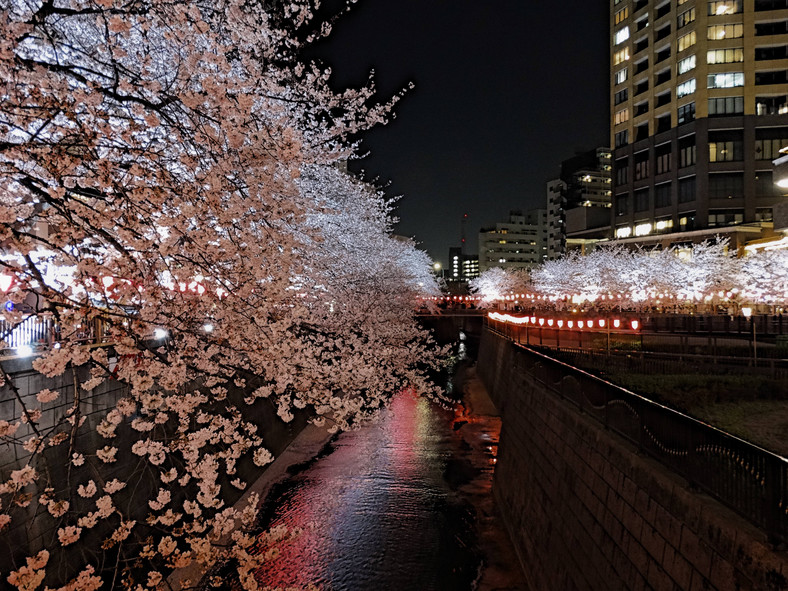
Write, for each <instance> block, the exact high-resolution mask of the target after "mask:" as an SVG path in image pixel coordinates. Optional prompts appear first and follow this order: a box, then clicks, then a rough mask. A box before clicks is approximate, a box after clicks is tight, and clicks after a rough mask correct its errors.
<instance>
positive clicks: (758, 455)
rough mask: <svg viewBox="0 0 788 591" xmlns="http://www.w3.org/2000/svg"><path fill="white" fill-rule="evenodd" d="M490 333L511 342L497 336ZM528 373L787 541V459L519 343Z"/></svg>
mask: <svg viewBox="0 0 788 591" xmlns="http://www.w3.org/2000/svg"><path fill="white" fill-rule="evenodd" d="M487 328H488V330H491V331H492V332H494V333H496V334H498V335H500V336H503V337H505V338H509V336H508V335H506V334H505V333H503V332H501V331H498V330H496V328H495V326H493V323H489V324H488V327H487ZM516 346H518V347H519V348H520V349H521V351H522V352H523V353H524V355H526V359H528V360H529V361H530V362H531V364H530V366H529V367H528V373H529V374H530V376H531V377H532V379H533V380H535V382H537V383H538V384H539V385H540V386H541V387H543V388H544V389H545V391H547V392H551V393H553V394H554V395H556V396H558V397H560V398H562V399H565V400H568V401H570V402H572V403H573V404H574V405H575V406H576V407H577V408H578V409H579V410H580V411H581V412H583V413H585V414H587V415H588V416H590V417H593V418H594V419H596V420H597V421H599V422H600V423H601V424H603V425H604V426H605V428H606V429H609V430H610V431H614V432H615V433H618V434H619V435H620V436H622V437H624V438H625V439H627V440H629V441H630V442H632V443H633V444H635V445H636V446H637V447H638V448H639V449H640V450H641V451H643V452H644V453H648V454H649V455H650V456H652V457H653V458H655V459H656V460H658V461H659V462H661V463H662V464H663V465H665V466H666V467H668V468H670V469H671V470H673V471H675V472H676V473H678V474H680V475H681V476H683V477H684V478H686V479H687V481H688V482H689V483H690V485H691V486H694V487H697V488H698V489H700V490H703V491H704V492H706V493H708V494H710V495H711V496H713V497H715V498H716V499H717V500H719V501H720V502H722V503H723V504H725V505H727V506H728V507H730V508H731V509H733V510H734V511H736V512H737V513H739V514H740V515H741V516H743V517H745V518H746V519H748V520H749V521H751V522H752V523H753V524H755V525H756V526H758V527H760V528H761V529H763V530H764V531H765V532H766V533H767V534H768V536H769V538H770V539H772V540H773V541H782V542H785V541H788V459H786V458H783V457H781V456H779V455H777V454H774V453H771V452H769V451H767V450H765V449H762V448H759V447H757V446H755V445H752V444H750V443H748V442H746V441H744V440H741V439H739V438H737V437H735V436H733V435H730V434H728V433H725V432H724V431H721V430H719V429H716V428H714V427H712V426H710V425H707V424H705V423H702V422H700V421H698V420H696V419H693V418H692V417H689V416H687V415H684V414H682V413H680V412H677V411H674V410H672V409H669V408H667V407H665V406H662V405H660V404H658V403H655V402H653V401H651V400H648V399H647V398H644V397H643V396H640V395H638V394H635V393H634V392H630V391H628V390H626V389H624V388H621V387H620V386H617V385H615V384H613V383H611V382H608V381H606V380H604V379H601V378H599V377H597V376H594V375H592V374H590V373H588V372H586V371H583V370H581V369H578V368H576V367H573V366H572V365H569V364H567V363H564V362H562V361H559V360H557V359H554V358H552V357H549V356H547V355H545V354H543V353H540V352H538V351H535V350H533V349H530V348H528V347H526V346H523V345H520V344H516Z"/></svg>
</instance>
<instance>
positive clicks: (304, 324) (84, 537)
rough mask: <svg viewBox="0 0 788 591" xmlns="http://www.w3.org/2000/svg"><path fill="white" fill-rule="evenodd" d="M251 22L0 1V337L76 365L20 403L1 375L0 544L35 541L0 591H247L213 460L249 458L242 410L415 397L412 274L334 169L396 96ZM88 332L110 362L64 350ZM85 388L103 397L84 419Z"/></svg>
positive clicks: (236, 524) (257, 19)
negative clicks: (379, 93) (178, 571)
mask: <svg viewBox="0 0 788 591" xmlns="http://www.w3.org/2000/svg"><path fill="white" fill-rule="evenodd" d="M269 4H270V3H266V2H260V3H254V2H252V3H249V2H238V1H236V0H219V1H214V0H212V1H211V2H203V1H200V0H198V1H197V2H188V3H183V2H171V1H166V0H140V1H137V0H133V1H131V2H124V1H120V0H63V1H58V2H55V1H53V0H44V1H35V2H24V1H22V0H0V31H2V33H0V80H2V81H3V82H2V87H1V88H2V90H0V96H2V101H1V102H0V218H2V222H3V224H2V226H0V240H1V243H2V252H0V265H2V274H3V275H4V276H5V277H8V278H10V280H9V281H10V285H9V291H8V296H9V297H10V299H11V300H12V302H13V303H14V307H13V309H12V310H8V311H7V313H6V314H5V320H6V322H7V323H8V325H7V326H10V327H13V326H14V325H18V323H20V322H22V321H23V320H24V319H26V318H29V317H30V316H38V317H41V318H48V319H50V320H52V323H53V325H55V324H56V325H57V327H58V334H57V339H56V340H57V341H58V345H59V348H53V349H52V350H49V351H47V352H45V353H44V354H43V355H42V356H40V357H39V358H37V359H36V360H35V361H34V362H33V366H34V368H35V369H36V370H38V371H39V372H41V373H42V374H45V375H46V376H51V377H56V376H59V375H62V374H64V373H65V372H69V371H70V368H72V367H77V366H84V365H85V364H89V365H90V367H91V373H90V378H89V379H88V380H87V381H86V382H83V383H81V384H77V385H75V387H74V389H73V392H70V393H67V394H64V393H56V392H53V391H52V390H46V391H41V392H39V393H38V395H37V398H33V401H34V404H31V399H30V398H25V397H24V396H23V394H22V392H21V391H20V390H19V388H18V387H17V385H15V384H14V383H13V381H12V380H11V378H10V376H8V375H6V376H4V379H5V380H6V386H5V387H6V389H7V390H8V391H9V392H10V393H11V395H12V396H13V397H14V398H15V400H16V402H17V408H18V409H19V412H18V413H17V416H15V417H13V419H12V420H3V421H0V437H2V449H1V450H0V453H2V454H7V457H8V456H9V455H10V456H11V457H14V456H13V454H14V451H13V450H14V449H15V448H16V449H17V450H18V451H17V452H16V456H15V457H17V458H20V459H19V460H18V461H16V462H13V463H11V464H5V465H8V466H10V467H9V469H8V470H7V471H3V472H2V473H0V535H2V532H3V531H5V532H8V531H10V530H11V529H13V528H14V527H15V526H19V525H20V522H23V523H24V527H25V528H27V531H30V532H37V533H38V534H39V535H38V537H35V536H34V538H35V539H34V541H33V542H32V544H33V546H35V545H38V548H33V550H31V553H30V555H29V556H28V557H26V558H25V557H22V556H21V555H19V556H15V557H14V561H15V562H14V565H13V570H12V572H10V574H9V575H7V577H6V579H7V581H8V582H10V583H11V584H12V585H15V586H17V587H18V588H20V589H35V588H39V587H40V586H41V585H46V586H49V587H50V588H64V589H65V588H69V589H70V588H80V589H83V588H98V586H99V585H100V584H102V582H103V583H104V584H105V587H104V588H109V587H112V586H121V585H128V586H129V587H133V588H140V587H137V586H138V585H139V586H141V588H151V589H152V588H156V587H157V586H158V585H159V584H160V583H161V581H162V580H163V577H164V576H165V575H166V572H167V571H168V570H169V569H172V568H177V567H182V566H186V565H188V564H191V563H199V564H201V565H204V566H205V565H208V564H211V563H213V562H215V561H216V560H218V559H222V558H232V559H233V560H235V563H236V564H237V565H238V571H239V574H240V577H241V580H242V581H243V582H244V583H245V584H246V585H248V586H250V587H254V581H253V578H252V577H251V576H250V573H251V572H252V570H253V567H254V564H255V560H262V559H265V558H266V556H267V555H266V554H265V553H262V554H260V555H259V556H258V557H257V558H253V557H252V556H251V555H250V554H249V553H248V552H247V546H248V544H249V543H250V540H251V538H249V537H248V536H247V535H246V534H245V533H244V528H245V527H250V526H251V525H252V523H253V521H254V513H255V504H256V499H255V498H252V499H251V500H250V503H249V505H248V506H247V507H246V508H240V509H238V510H236V509H234V508H232V507H228V506H226V505H225V501H224V498H225V495H226V492H227V491H228V490H231V489H232V490H242V489H244V488H245V487H246V486H247V483H246V482H244V481H243V480H242V479H241V478H240V477H239V475H238V467H237V466H238V464H239V463H241V462H244V461H247V462H249V461H250V459H251V461H253V462H254V463H255V464H257V465H259V466H262V465H265V464H266V463H268V462H270V461H271V459H272V455H271V453H270V452H269V450H268V449H267V447H266V433H264V432H261V431H260V429H259V428H258V425H257V424H256V423H255V417H256V413H257V412H258V410H259V408H260V406H259V405H261V404H270V403H273V405H275V407H276V408H277V412H278V415H279V416H280V417H281V418H282V419H283V420H284V421H290V420H292V418H293V416H294V413H296V412H297V411H299V410H303V411H304V412H306V413H308V415H309V416H310V417H311V420H312V421H313V422H314V423H316V424H325V425H327V426H328V427H329V428H331V429H344V428H348V427H350V426H352V425H354V424H357V423H358V422H359V421H362V420H365V419H367V418H370V417H374V416H375V415H376V414H377V413H378V412H379V410H380V409H381V408H382V407H383V406H384V405H385V404H386V403H387V402H388V400H389V398H390V396H391V395H392V393H394V392H396V391H398V390H399V389H401V388H403V387H404V386H414V387H416V388H417V389H419V390H420V391H422V392H425V393H430V392H433V388H432V386H430V384H429V381H428V379H427V377H426V376H427V372H428V370H429V369H430V367H431V366H433V365H434V364H435V363H436V357H435V352H434V348H433V346H432V344H431V343H430V342H429V339H428V338H427V335H426V333H425V332H423V331H422V330H421V329H420V328H419V327H418V326H417V324H416V323H415V321H414V320H413V312H414V306H415V305H416V304H417V302H418V297H419V296H430V295H434V294H436V293H437V286H436V284H435V281H434V279H433V278H432V276H431V274H430V272H429V270H430V261H429V260H428V258H427V257H426V255H425V254H424V253H422V252H420V251H418V250H417V249H416V248H415V246H414V244H413V243H411V242H402V241H398V240H395V239H393V238H392V237H391V236H390V231H391V226H392V221H393V220H392V217H391V204H390V203H388V202H387V201H386V200H385V199H384V198H383V196H382V195H381V194H380V193H379V192H376V191H375V190H374V189H371V188H370V187H369V186H367V185H365V184H363V183H361V182H359V181H357V180H355V179H353V178H351V177H349V176H348V175H347V174H346V173H343V172H342V166H341V164H342V162H343V161H345V160H346V159H347V158H349V157H351V156H352V154H353V150H354V144H353V143H352V137H354V134H356V133H358V132H359V131H362V130H365V129H368V128H370V127H372V126H374V125H376V124H380V123H385V122H386V120H387V118H388V117H389V114H390V112H391V108H392V107H393V105H394V103H396V101H397V100H398V98H399V97H398V96H397V97H394V99H392V100H390V101H388V102H384V103H376V102H374V99H373V95H374V85H373V84H372V82H371V81H370V83H369V84H368V85H367V86H365V87H363V88H360V89H352V90H347V91H344V92H339V93H337V92H334V91H332V90H331V89H330V88H329V86H328V77H329V72H328V71H326V70H324V69H322V68H321V67H320V66H318V65H315V64H312V63H306V62H304V61H302V60H301V59H300V57H299V56H300V55H301V53H302V49H303V48H304V46H305V45H306V44H309V43H311V42H312V41H313V40H314V39H316V38H319V37H321V36H323V35H325V34H327V32H328V27H326V26H320V25H319V24H316V23H315V21H314V18H313V12H312V7H311V3H310V2H306V1H299V2H292V3H285V4H284V5H283V6H281V7H280V8H276V9H274V8H271V7H269V6H268V5H269ZM99 325H100V327H101V330H102V332H103V336H104V340H105V341H106V342H107V343H109V344H111V348H106V347H98V348H86V347H84V346H83V345H82V339H83V337H84V332H85V330H86V327H90V326H94V327H95V326H99ZM108 380H110V381H111V380H118V381H120V382H122V383H124V384H127V385H128V389H127V392H126V394H125V395H124V396H123V397H122V398H121V399H120V400H119V402H117V404H113V405H112V406H111V407H110V408H107V409H106V411H105V412H104V414H103V415H100V417H99V418H98V419H96V415H90V417H88V414H87V412H88V411H87V409H86V408H85V402H84V400H85V398H86V393H89V392H91V391H92V390H93V389H95V388H97V387H100V386H101V385H102V384H103V383H105V382H107V381H108ZM61 396H67V398H68V399H67V400H65V401H64V400H63V399H62V398H60V397H61ZM269 401H270V402H269ZM64 402H65V403H66V404H65V410H63V411H62V412H60V411H58V412H56V413H47V411H48V410H49V409H51V408H52V406H51V405H56V404H60V405H61V406H62V405H63V403H64ZM48 407H49V408H48ZM42 414H44V415H46V417H48V418H47V419H46V420H44V419H42ZM64 464H65V468H64V467H63V465H64ZM117 466H122V469H118V468H117ZM55 473H58V474H65V477H64V478H63V479H54V478H53V476H52V475H53V474H55ZM110 475H111V477H110ZM140 483H144V486H141V485H140ZM135 495H136V496H135ZM140 495H146V496H144V498H143V499H142V500H141V501H140V498H139V497H140ZM139 506H142V507H144V511H140V510H138V509H135V507H137V508H138V507H139ZM31 535H32V534H31ZM279 541H281V536H273V537H272V540H271V543H272V545H274V544H276V543H278V542H279ZM16 552H17V554H18V550H17V551H16ZM64 585H66V586H65V587H64Z"/></svg>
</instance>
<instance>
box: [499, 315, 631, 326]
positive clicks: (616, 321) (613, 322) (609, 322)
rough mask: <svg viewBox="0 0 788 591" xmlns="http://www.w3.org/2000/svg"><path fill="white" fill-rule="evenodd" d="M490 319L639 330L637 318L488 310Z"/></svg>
mask: <svg viewBox="0 0 788 591" xmlns="http://www.w3.org/2000/svg"><path fill="white" fill-rule="evenodd" d="M487 316H488V318H489V319H490V320H496V321H498V322H505V323H507V324H515V325H518V326H522V325H530V326H535V327H539V328H543V327H545V326H546V327H547V328H564V327H566V328H567V329H569V330H574V329H580V330H582V329H594V328H600V329H603V330H604V329H606V328H612V329H615V330H630V329H631V330H639V329H640V326H641V325H640V321H639V320H622V319H620V318H613V319H605V318H599V319H598V320H593V319H590V318H589V319H586V320H565V319H563V318H546V317H543V316H512V315H511V314H501V313H500V312H490V313H489V314H488V315H487Z"/></svg>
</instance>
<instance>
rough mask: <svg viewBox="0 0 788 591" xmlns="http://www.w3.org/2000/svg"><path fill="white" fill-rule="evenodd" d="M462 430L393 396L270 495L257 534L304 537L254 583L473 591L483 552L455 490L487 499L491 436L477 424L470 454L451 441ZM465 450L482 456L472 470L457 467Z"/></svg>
mask: <svg viewBox="0 0 788 591" xmlns="http://www.w3.org/2000/svg"><path fill="white" fill-rule="evenodd" d="M467 423H468V417H464V416H459V415H455V413H452V412H449V411H445V410H442V409H440V408H438V407H436V406H434V405H432V404H431V403H429V402H428V401H426V400H423V399H420V398H416V397H414V396H412V395H409V394H402V395H400V396H398V397H397V399H396V400H395V401H394V403H393V404H392V407H391V409H390V411H388V412H387V413H386V414H385V416H384V417H383V418H382V419H381V420H380V421H379V422H378V423H376V424H374V425H370V426H368V427H365V428H364V429H361V430H359V431H354V432H350V433H344V434H341V435H340V436H339V437H338V438H336V440H335V441H333V442H332V443H331V444H330V448H329V449H328V450H326V451H327V453H326V454H323V455H322V457H320V458H319V459H317V460H316V461H314V462H313V463H312V464H311V465H309V466H308V467H306V468H305V469H303V470H302V471H300V472H299V473H297V474H295V475H294V476H293V477H292V478H290V479H289V480H288V481H287V482H285V483H283V485H281V486H279V487H278V488H275V489H274V490H273V491H272V493H271V494H270V495H269V499H273V500H272V501H269V502H268V503H267V504H266V505H265V506H264V508H263V511H262V517H261V526H262V527H264V528H269V527H272V526H276V525H279V524H284V525H286V526H288V527H291V528H293V527H299V528H302V529H303V534H302V535H301V536H300V537H298V538H296V539H295V540H293V541H291V542H288V543H287V544H286V545H284V546H283V547H282V553H281V555H280V557H279V558H277V559H276V560H274V561H272V562H270V563H267V564H266V565H265V566H264V567H263V568H261V569H260V570H259V571H257V573H256V578H257V580H258V582H259V583H260V584H261V585H266V586H272V587H276V586H281V587H288V586H295V587H299V588H303V587H306V586H307V585H309V584H315V585H317V586H319V587H322V588H325V589H333V590H341V589H354V590H358V589H360V590H365V589H370V590H374V589H381V590H386V589H424V590H431V589H435V590H438V589H452V590H459V589H471V588H473V585H474V580H475V579H476V578H477V577H478V573H479V571H480V565H481V563H482V553H481V551H480V550H479V548H478V545H477V541H478V536H477V532H476V528H475V523H474V519H475V514H476V512H475V509H474V507H473V506H472V505H471V504H470V503H469V502H468V495H467V494H463V492H462V491H463V489H464V488H465V487H464V485H466V484H471V485H473V487H472V488H473V491H474V492H472V493H471V494H479V493H481V494H484V495H489V482H490V480H491V474H490V473H491V469H487V467H491V466H492V461H493V459H492V452H493V451H494V446H495V445H497V432H495V433H494V434H490V433H489V432H488V431H489V430H488V429H485V428H483V426H481V425H479V428H477V429H476V430H475V431H473V432H474V433H475V435H474V437H477V438H478V442H477V443H478V445H474V444H470V445H469V444H468V442H466V441H464V440H463V438H462V436H461V435H460V433H459V430H460V427H462V426H463V425H465V424H467ZM471 447H478V449H479V450H481V451H480V453H481V456H480V458H481V459H480V460H478V461H477V462H476V465H474V461H471V460H468V459H467V458H459V456H460V455H462V454H465V455H467V453H468V450H469V449H470V448H471ZM479 462H481V464H482V466H481V469H480V467H479ZM474 479H475V481H474ZM474 482H475V484H474ZM480 487H481V489H480Z"/></svg>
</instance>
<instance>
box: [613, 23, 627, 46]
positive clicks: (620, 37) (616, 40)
mask: <svg viewBox="0 0 788 591" xmlns="http://www.w3.org/2000/svg"><path fill="white" fill-rule="evenodd" d="M627 39H629V27H624V28H623V29H619V30H618V31H616V34H615V35H613V45H621V44H622V43H623V42H624V41H626V40H627Z"/></svg>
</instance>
